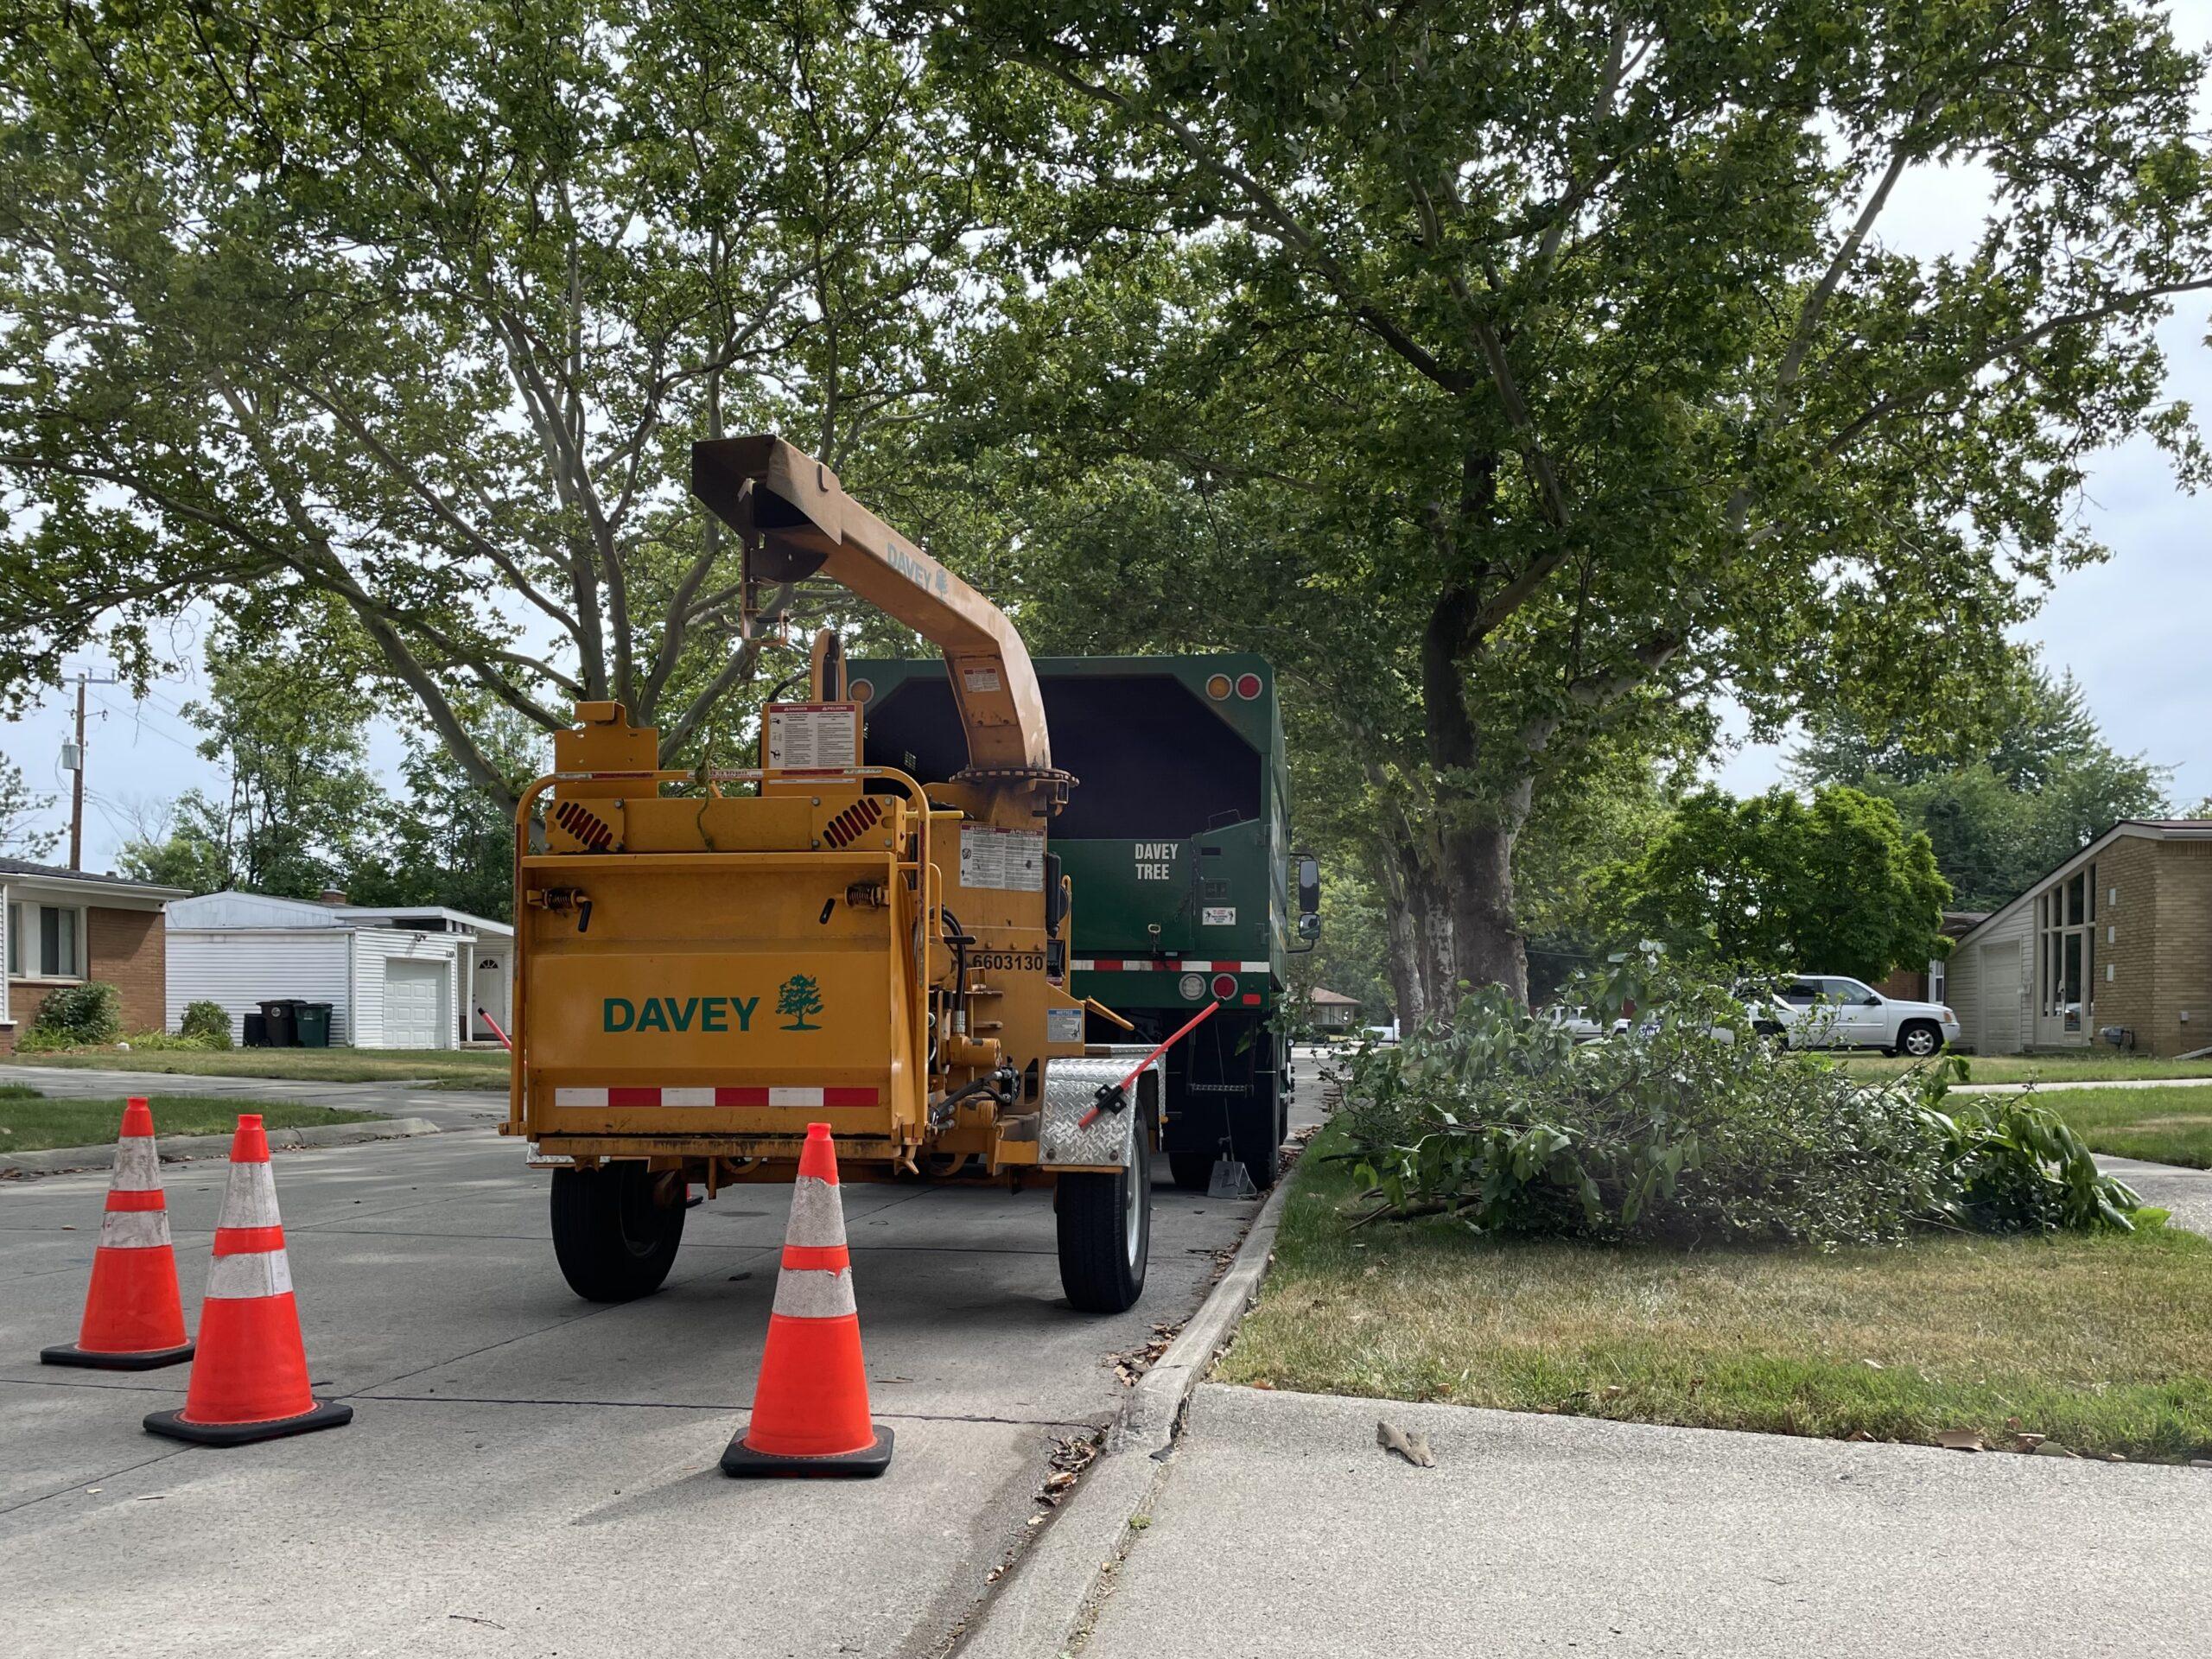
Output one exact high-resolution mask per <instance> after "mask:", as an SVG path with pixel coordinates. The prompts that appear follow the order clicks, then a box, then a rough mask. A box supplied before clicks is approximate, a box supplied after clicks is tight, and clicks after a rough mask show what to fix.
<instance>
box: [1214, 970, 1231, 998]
mask: <svg viewBox="0 0 2212 1659" xmlns="http://www.w3.org/2000/svg"><path fill="white" fill-rule="evenodd" d="M1213 994H1214V995H1216V996H1219V997H1230V996H1234V995H1236V975H1234V974H1216V975H1215V976H1213Z"/></svg>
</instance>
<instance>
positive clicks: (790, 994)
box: [776, 974, 822, 1031]
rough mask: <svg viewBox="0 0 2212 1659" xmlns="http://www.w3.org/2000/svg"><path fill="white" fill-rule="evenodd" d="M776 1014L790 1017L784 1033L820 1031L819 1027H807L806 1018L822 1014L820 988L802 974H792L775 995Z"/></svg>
mask: <svg viewBox="0 0 2212 1659" xmlns="http://www.w3.org/2000/svg"><path fill="white" fill-rule="evenodd" d="M776 1012H777V1013H778V1014H789V1015H791V1023H790V1024H789V1025H787V1026H785V1027H784V1029H785V1031H819V1030H821V1029H822V1027H819V1026H815V1025H809V1024H808V1023H807V1019H806V1016H807V1015H808V1014H819V1013H821V1012H822V988H821V987H820V986H818V985H817V984H816V983H815V982H813V980H811V979H810V978H809V977H808V976H806V975H804V974H793V975H792V976H791V977H790V978H789V979H787V980H785V982H784V988H783V989H782V990H781V991H780V992H779V993H778V995H777V997H776Z"/></svg>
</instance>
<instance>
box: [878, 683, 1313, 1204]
mask: <svg viewBox="0 0 2212 1659" xmlns="http://www.w3.org/2000/svg"><path fill="white" fill-rule="evenodd" d="M1036 669H1037V677H1038V679H1039V683H1040V684H1041V686H1042V689H1043V692H1044V698H1045V712H1046V721H1047V723H1048V725H1049V727H1050V729H1051V733H1052V761H1053V764H1054V765H1055V766H1060V767H1063V768H1065V770H1066V771H1068V772H1071V773H1072V774H1073V775H1074V777H1075V779H1076V780H1077V781H1076V785H1075V787H1074V788H1073V789H1072V790H1071V792H1070V794H1069V798H1068V804H1067V805H1066V806H1065V808H1063V809H1062V810H1061V811H1060V812H1059V814H1058V816H1057V817H1055V818H1054V819H1053V820H1052V828H1051V832H1050V839H1049V842H1048V843H1047V844H1048V846H1049V848H1050V849H1051V853H1052V855H1053V857H1055V858H1056V859H1057V860H1058V863H1059V868H1060V871H1061V873H1062V874H1065V875H1067V876H1068V877H1070V878H1071V883H1072V887H1073V890H1074V911H1073V918H1072V920H1073V930H1072V938H1071V939H1070V940H1069V942H1068V945H1067V950H1068V954H1069V960H1068V964H1067V965H1068V968H1069V969H1070V971H1071V990H1072V991H1073V993H1074V995H1077V996H1080V997H1087V998H1090V999H1092V1000H1093V1001H1096V1002H1097V1003H1099V1004H1101V1005H1102V1006H1103V1007H1108V1008H1110V1009H1112V1010H1113V1011H1114V1012H1115V1013H1116V1014H1120V1015H1121V1016H1122V1018H1123V1019H1125V1020H1128V1022H1129V1023H1130V1024H1131V1025H1133V1026H1135V1027H1136V1031H1137V1034H1138V1036H1140V1037H1141V1038H1143V1039H1146V1040H1147V1041H1151V1042H1158V1041H1160V1040H1162V1039H1165V1038H1166V1037H1167V1036H1168V1035H1170V1034H1171V1033H1173V1032H1174V1031H1175V1030H1176V1029H1177V1028H1178V1027H1180V1026H1181V1025H1182V1024H1183V1023H1184V1022H1185V1020H1188V1019H1189V1018H1190V1017H1191V1015H1192V1014H1195V1013H1197V1012H1198V1010H1199V1009H1200V1008H1201V1007H1204V1006H1205V1004H1206V1003H1207V1002H1208V1001H1218V1002H1219V1004H1220V1007H1219V1009H1218V1011H1217V1013H1216V1014H1214V1015H1213V1016H1212V1017H1211V1018H1210V1019H1208V1020H1206V1021H1205V1024H1203V1025H1201V1026H1200V1027H1198V1029H1197V1030H1196V1031H1194V1032H1192V1033H1191V1035H1190V1036H1189V1037H1187V1038H1185V1039H1184V1040H1183V1041H1181V1042H1179V1043H1178V1044H1177V1045H1176V1046H1174V1048H1173V1049H1172V1050H1170V1051H1169V1053H1168V1057H1167V1090H1166V1102H1165V1104H1164V1109H1163V1112H1162V1115H1161V1122H1160V1135H1161V1143H1162V1146H1163V1147H1164V1149H1165V1150H1166V1154H1167V1156H1168V1160H1169V1166H1170V1167H1171V1168H1172V1169H1173V1173H1174V1176H1175V1179H1176V1181H1177V1183H1178V1184H1179V1185H1183V1186H1187V1187H1203V1186H1205V1185H1206V1183H1207V1179H1208V1176H1209V1174H1210V1172H1211V1169H1212V1166H1213V1164H1214V1162H1215V1160H1216V1159H1217V1157H1219V1156H1221V1155H1222V1154H1224V1152H1226V1153H1228V1154H1230V1155H1231V1156H1233V1157H1235V1158H1236V1159H1237V1160H1241V1161H1242V1162H1243V1165H1244V1166H1245V1167H1246V1168H1247V1169H1248V1170H1249V1171H1250V1173H1251V1176H1252V1179H1253V1181H1254V1183H1255V1185H1259V1186H1263V1187H1264V1186H1267V1185H1270V1184H1271V1183H1272V1182H1273V1181H1274V1179H1275V1174H1276V1171H1277V1164H1278V1158H1279V1154H1280V1151H1281V1145H1282V1141H1283V1137H1284V1134H1285V1131H1286V1129H1287V1113H1288V1109H1289V1095H1290V1039H1289V1035H1288V1033H1287V1031H1286V1029H1285V1028H1284V1027H1285V1025H1286V1022H1285V1021H1284V1020H1281V1019H1280V1018H1279V1017H1278V1014H1279V1012H1280V1010H1281V1002H1282V999H1283V997H1284V995H1285V994H1286V992H1287V988H1288V984H1289V976H1288V973H1287V967H1288V963H1287V957H1288V955H1289V954H1290V953H1291V952H1292V951H1294V950H1300V949H1310V948H1311V944H1310V941H1311V940H1312V938H1313V936H1314V934H1315V933H1316V932H1317V931H1318V930H1319V918H1318V914H1317V912H1318V911H1319V874H1318V872H1317V871H1316V869H1315V867H1314V864H1313V860H1312V859H1310V858H1307V857H1305V856H1304V855H1299V854H1296V853H1294V852H1293V851H1292V850H1291V846H1290V795H1289V779H1288V776H1287V767H1286V766H1285V762H1284V756H1283V736H1282V713H1281V708H1280V707H1279V705H1278V704H1277V702H1276V701H1275V686H1274V673H1273V672H1272V671H1270V669H1269V668H1268V664H1267V663H1266V662H1265V661H1264V660H1263V659H1262V658H1258V657H1252V656H1246V655H1242V654H1235V653H1225V654H1221V655H1209V656H1192V657H1063V658H1049V657H1048V658H1038V659H1037V661H1036ZM848 675H849V678H848V681H847V691H848V695H849V696H852V697H853V698H854V699H855V701H857V702H860V704H861V709H862V710H863V711H864V715H865V719H866V722H867V725H866V736H865V739H864V742H865V747H866V755H865V760H867V763H868V765H870V766H896V767H898V768H899V770H901V771H903V772H907V773H909V774H911V775H912V776H913V777H915V778H918V779H920V780H921V781H922V782H923V783H925V784H929V783H934V782H942V781H944V779H949V778H950V777H951V776H952V774H953V773H954V772H957V771H959V770H960V769H961V767H962V766H964V765H965V764H966V763H967V751H966V749H965V747H964V746H963V739H962V733H961V726H960V721H959V719H958V717H957V715H956V713H955V711H954V709H953V703H952V693H951V689H950V684H949V683H948V682H947V680H946V678H945V667H944V663H943V662H942V661H941V660H938V659H936V658H931V659H928V660H911V661H910V660H898V661H893V660H885V659H870V660H865V661H863V660H858V659H856V660H855V661H853V662H852V663H850V664H849V666H848ZM1088 1020H1089V1022H1090V1023H1089V1029H1088V1030H1087V1031H1086V1032H1085V1033H1084V1034H1085V1036H1086V1038H1087V1039H1090V1040H1092V1041H1096V1042H1102V1043H1103V1042H1120V1043H1128V1042H1131V1041H1133V1040H1135V1039H1133V1038H1132V1037H1131V1035H1130V1034H1129V1033H1128V1032H1126V1031H1123V1030H1122V1029H1121V1028H1120V1027H1116V1026H1115V1025H1114V1024H1113V1023H1112V1022H1111V1021H1110V1020H1106V1019H1104V1018H1103V1017H1102V1016H1101V1015H1099V1014H1096V1013H1092V1014H1090V1015H1089V1016H1088Z"/></svg>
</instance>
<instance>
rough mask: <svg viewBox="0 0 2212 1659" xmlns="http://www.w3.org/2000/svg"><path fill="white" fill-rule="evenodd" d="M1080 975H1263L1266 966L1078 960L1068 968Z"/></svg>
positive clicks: (1129, 959)
mask: <svg viewBox="0 0 2212 1659" xmlns="http://www.w3.org/2000/svg"><path fill="white" fill-rule="evenodd" d="M1068 966H1069V967H1071V968H1072V969H1075V970H1076V972H1077V973H1078V974H1147V973H1159V974H1182V973H1192V974H1264V973H1266V972H1267V971H1268V964H1267V963H1264V962H1201V961H1190V962H1184V961H1179V960H1178V959H1177V958H1175V957H1077V958H1076V959H1075V960H1074V961H1073V962H1071V963H1069V964H1068Z"/></svg>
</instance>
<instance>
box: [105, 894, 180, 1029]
mask: <svg viewBox="0 0 2212 1659" xmlns="http://www.w3.org/2000/svg"><path fill="white" fill-rule="evenodd" d="M85 914H86V924H85V934H86V942H87V943H88V944H90V946H91V947H92V949H91V953H90V954H91V958H92V960H91V968H92V973H91V977H92V978H93V979H104V980H105V981H106V982H108V983H109V984H111V985H112V986H114V987H115V988H116V989H117V990H118V991H120V992H121V993H122V994H123V1028H124V1030H125V1031H126V1032H130V1031H159V1030H161V1029H162V1025H163V1022H164V1021H165V1020H167V1019H168V950H167V946H168V931H167V930H166V929H165V928H164V927H163V926H162V912H159V911H158V910H103V909H101V908H100V907H99V906H97V905H96V906H92V907H91V908H90V909H88V910H87V911H86V912H85Z"/></svg>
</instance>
